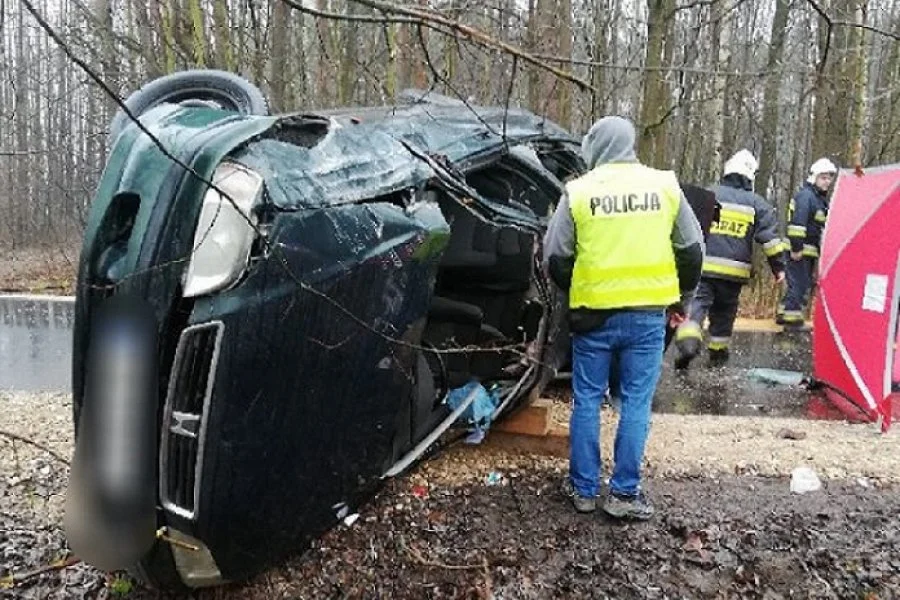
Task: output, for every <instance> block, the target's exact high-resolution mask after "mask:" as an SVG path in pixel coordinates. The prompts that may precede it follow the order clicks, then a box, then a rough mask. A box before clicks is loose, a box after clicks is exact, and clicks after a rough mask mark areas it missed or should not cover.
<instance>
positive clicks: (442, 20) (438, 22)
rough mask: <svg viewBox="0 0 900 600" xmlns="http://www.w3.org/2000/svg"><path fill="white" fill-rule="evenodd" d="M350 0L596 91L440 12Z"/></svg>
mask: <svg viewBox="0 0 900 600" xmlns="http://www.w3.org/2000/svg"><path fill="white" fill-rule="evenodd" d="M351 1H352V2H354V3H355V4H361V5H363V6H368V7H369V8H373V9H375V10H379V11H381V12H383V13H385V14H388V13H392V14H397V15H403V16H405V17H409V18H412V19H418V20H419V21H420V22H421V24H422V25H423V26H425V27H428V28H430V29H433V30H435V31H438V32H440V33H443V34H444V35H448V32H447V31H446V30H450V31H452V32H456V33H457V34H459V35H461V36H463V37H464V38H467V39H469V40H470V41H472V42H473V43H475V44H478V45H480V46H484V47H486V48H492V49H495V50H501V51H503V52H505V53H507V54H511V55H512V56H515V57H517V58H518V59H519V60H522V61H524V62H526V63H528V64H530V65H532V66H535V67H537V68H539V69H543V70H544V71H548V72H550V73H552V74H554V75H556V76H557V77H558V78H560V79H564V80H566V81H568V82H570V83H574V84H575V85H577V86H578V87H579V88H581V89H582V90H590V91H594V92H596V91H597V90H595V89H594V87H593V86H592V85H591V84H590V83H588V82H587V81H585V80H583V79H581V78H580V77H576V76H575V75H572V73H570V72H568V71H563V70H562V69H559V68H557V67H554V66H553V65H550V64H547V63H546V62H545V61H542V60H540V59H539V58H537V57H536V56H534V55H533V54H531V53H530V52H526V51H524V50H522V49H521V48H519V47H517V46H514V45H512V44H508V43H506V42H504V41H501V40H497V39H495V38H494V37H492V36H490V35H488V34H486V33H484V32H483V31H480V30H478V29H476V28H474V27H471V26H469V25H466V24H464V23H460V22H459V21H456V20H454V19H450V18H448V17H445V16H443V15H441V14H437V13H434V12H431V11H428V10H424V9H421V8H415V7H410V6H399V5H396V4H392V3H390V2H382V1H381V0H351Z"/></svg>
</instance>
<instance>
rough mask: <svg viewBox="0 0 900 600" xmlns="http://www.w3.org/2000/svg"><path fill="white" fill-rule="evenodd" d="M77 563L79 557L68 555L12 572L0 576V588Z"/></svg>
mask: <svg viewBox="0 0 900 600" xmlns="http://www.w3.org/2000/svg"><path fill="white" fill-rule="evenodd" d="M79 563H81V559H80V558H75V557H74V556H68V557H66V558H64V559H62V560H58V561H56V562H53V563H50V564H49V565H45V566H43V567H39V568H37V569H34V570H31V571H26V572H24V573H12V574H10V575H6V576H4V577H0V590H2V589H8V588H11V587H15V586H17V585H19V584H21V583H25V582H26V581H28V580H30V579H34V578H35V577H39V576H41V575H43V574H44V573H50V572H52V571H62V570H64V569H68V568H69V567H74V566H75V565H77V564H79Z"/></svg>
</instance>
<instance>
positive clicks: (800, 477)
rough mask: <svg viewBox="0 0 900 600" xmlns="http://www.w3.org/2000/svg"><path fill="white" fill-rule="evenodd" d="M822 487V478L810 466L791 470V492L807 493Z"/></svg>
mask: <svg viewBox="0 0 900 600" xmlns="http://www.w3.org/2000/svg"><path fill="white" fill-rule="evenodd" d="M820 489H822V480H820V479H819V476H818V475H816V472H815V471H813V470H812V469H810V468H809V467H797V468H796V469H794V470H793V471H792V472H791V493H793V494H805V493H807V492H816V491H818V490H820Z"/></svg>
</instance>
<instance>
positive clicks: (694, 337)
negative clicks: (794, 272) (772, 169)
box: [675, 150, 787, 369]
mask: <svg viewBox="0 0 900 600" xmlns="http://www.w3.org/2000/svg"><path fill="white" fill-rule="evenodd" d="M757 168H758V163H757V161H756V158H755V157H754V156H753V154H751V153H750V152H749V151H748V150H740V151H739V152H737V153H736V154H735V155H734V156H732V157H731V158H730V159H728V161H727V162H726V163H725V170H724V173H723V178H722V182H721V183H720V184H719V185H717V186H715V187H714V188H712V190H713V191H714V192H715V194H716V198H717V200H718V201H719V204H720V205H721V210H720V212H719V221H718V222H717V223H715V224H714V225H713V227H712V229H711V230H710V236H709V239H708V240H707V244H706V258H705V259H704V261H703V276H702V278H701V280H700V286H699V287H698V288H697V294H696V295H695V296H694V300H693V302H692V303H691V305H690V306H689V307H688V311H687V314H688V319H687V320H686V321H685V322H684V323H682V324H681V325H680V326H679V327H678V331H677V333H676V334H675V345H676V347H677V349H678V357H677V358H676V360H675V367H676V368H678V369H686V368H687V367H688V366H689V365H690V362H691V361H692V360H693V359H694V358H695V357H696V356H697V355H698V354H699V353H700V347H701V342H702V329H701V327H702V325H703V321H704V319H706V317H707V316H709V345H708V349H709V361H710V365H711V366H720V365H723V364H725V363H726V362H727V361H728V355H729V352H728V347H729V342H730V341H731V333H732V330H733V329H734V319H735V317H736V316H737V311H738V303H739V301H740V296H741V289H742V288H743V286H744V285H745V284H746V283H747V282H748V281H749V280H750V274H751V271H752V259H753V242H754V240H755V241H756V242H757V243H759V244H761V245H762V247H763V250H764V251H765V254H766V256H767V257H768V260H769V267H770V268H771V269H772V273H773V274H774V275H775V280H776V281H777V282H778V283H781V282H782V281H784V251H785V250H786V249H787V244H786V243H785V242H784V241H783V240H782V239H781V238H780V237H779V235H778V218H777V217H776V215H775V210H774V209H773V208H772V206H770V205H769V204H768V203H767V202H766V201H765V200H764V199H763V198H762V197H761V196H759V195H757V194H754V193H753V191H752V190H753V179H754V177H756V170H757Z"/></svg>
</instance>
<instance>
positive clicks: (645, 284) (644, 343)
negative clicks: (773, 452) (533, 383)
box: [544, 117, 703, 519]
mask: <svg viewBox="0 0 900 600" xmlns="http://www.w3.org/2000/svg"><path fill="white" fill-rule="evenodd" d="M634 143H635V130H634V125H632V123H631V122H630V121H628V120H626V119H623V118H621V117H605V118H603V119H600V120H599V121H598V122H597V123H595V124H594V126H593V127H591V129H590V131H589V132H588V134H587V135H586V136H585V138H584V140H583V142H582V154H583V155H584V158H585V162H586V163H587V164H588V166H589V167H591V170H590V171H589V172H588V173H586V174H585V175H583V176H582V177H580V178H578V179H575V180H574V181H570V182H569V183H568V184H566V193H565V195H564V196H563V197H562V198H561V200H560V203H559V206H558V207H557V209H556V212H555V213H554V214H553V218H552V219H551V221H550V224H549V227H548V229H547V233H546V236H545V238H544V247H545V251H544V256H545V261H546V262H545V265H544V266H545V268H546V269H547V271H548V272H549V273H550V276H551V277H552V278H553V280H554V282H556V284H557V285H559V286H560V287H561V288H562V289H564V290H568V291H569V309H570V310H569V327H570V329H571V331H572V365H573V368H572V389H573V400H574V409H573V411H572V419H571V425H570V444H571V446H570V455H569V456H570V461H569V477H568V478H567V479H566V481H565V483H564V486H563V492H564V493H565V494H566V495H567V496H568V497H569V498H570V499H571V501H572V503H573V505H574V507H575V510H577V511H578V512H592V511H594V510H596V508H597V500H596V497H597V496H598V494H599V491H600V452H599V435H600V423H599V420H600V403H601V400H602V399H603V394H604V392H605V391H606V389H607V385H608V383H609V376H610V372H611V370H613V369H615V371H616V374H617V375H618V377H619V382H620V385H619V387H620V393H619V397H620V401H621V412H620V418H619V425H618V430H617V432H616V442H615V455H614V457H613V459H614V462H615V466H614V468H613V472H612V478H611V479H610V482H609V493H608V494H607V496H606V498H605V500H604V502H603V510H604V511H605V512H606V513H607V514H609V515H611V516H613V517H617V518H633V519H648V518H650V517H651V516H652V514H653V507H652V505H651V504H650V503H649V502H648V501H647V499H646V498H645V496H644V494H643V491H642V489H641V464H642V462H643V456H644V447H645V444H646V442H647V434H648V433H649V429H650V407H651V401H652V399H653V394H654V392H655V390H656V384H657V381H658V380H659V374H660V371H661V369H662V358H663V343H664V338H665V325H666V318H667V316H666V309H667V307H671V306H674V305H678V304H687V303H688V302H689V300H690V294H691V293H692V292H693V291H694V289H695V288H696V286H697V283H698V281H699V279H700V269H701V267H702V263H703V234H702V231H701V229H700V225H699V224H698V222H697V218H696V217H695V216H694V213H693V211H692V210H691V207H690V205H689V204H688V202H687V199H686V198H685V197H684V194H683V193H682V191H681V188H680V187H679V185H678V181H677V180H676V178H675V174H674V173H672V172H671V171H659V170H656V169H652V168H650V167H646V166H644V165H642V164H641V163H639V162H638V160H637V157H636V156H635V152H634Z"/></svg>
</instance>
